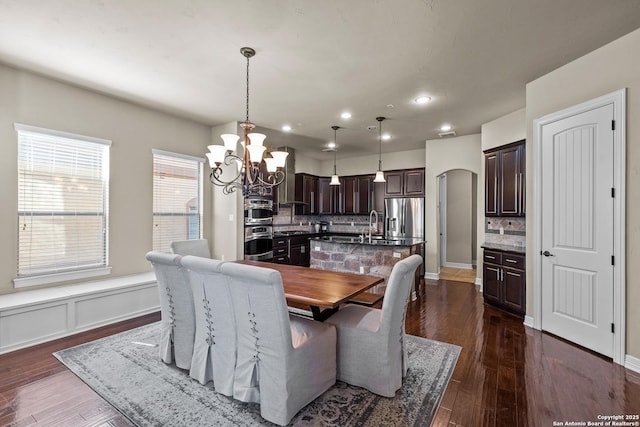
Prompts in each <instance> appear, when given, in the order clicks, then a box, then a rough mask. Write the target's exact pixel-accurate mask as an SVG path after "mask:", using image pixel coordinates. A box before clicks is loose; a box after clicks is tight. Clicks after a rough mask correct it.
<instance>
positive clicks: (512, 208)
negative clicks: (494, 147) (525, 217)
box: [498, 146, 520, 216]
mask: <svg viewBox="0 0 640 427" xmlns="http://www.w3.org/2000/svg"><path fill="white" fill-rule="evenodd" d="M499 155H500V157H499V159H500V166H499V171H500V175H499V176H500V177H501V179H500V180H499V183H498V185H499V191H500V196H499V199H498V200H499V213H500V215H504V216H517V215H519V214H520V149H519V146H515V147H510V148H505V149H503V150H500V153H499Z"/></svg>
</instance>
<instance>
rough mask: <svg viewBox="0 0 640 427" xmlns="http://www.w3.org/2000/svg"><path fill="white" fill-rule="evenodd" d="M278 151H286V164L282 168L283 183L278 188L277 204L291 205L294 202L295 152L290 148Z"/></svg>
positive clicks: (280, 148) (281, 148)
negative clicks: (283, 174)
mask: <svg viewBox="0 0 640 427" xmlns="http://www.w3.org/2000/svg"><path fill="white" fill-rule="evenodd" d="M278 150H279V151H286V152H287V153H289V155H288V156H287V163H286V164H285V166H284V171H285V178H284V182H283V183H282V184H280V185H279V186H278V203H279V204H281V205H293V204H296V203H298V202H296V201H295V200H296V150H294V149H293V148H291V147H278Z"/></svg>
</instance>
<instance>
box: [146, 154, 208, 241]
mask: <svg viewBox="0 0 640 427" xmlns="http://www.w3.org/2000/svg"><path fill="white" fill-rule="evenodd" d="M203 162H204V159H201V158H197V157H191V156H186V155H182V154H175V153H168V152H166V151H160V150H153V250H154V251H162V252H169V251H170V246H169V245H170V244H171V242H173V241H175V240H193V239H201V238H202V165H203Z"/></svg>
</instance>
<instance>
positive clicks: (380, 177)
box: [373, 117, 387, 182]
mask: <svg viewBox="0 0 640 427" xmlns="http://www.w3.org/2000/svg"><path fill="white" fill-rule="evenodd" d="M384 119H385V117H376V120H377V121H378V123H379V124H378V146H379V150H378V170H377V171H376V177H375V178H374V180H373V182H387V180H386V179H384V172H382V121H383V120H384Z"/></svg>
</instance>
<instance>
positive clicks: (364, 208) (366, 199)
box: [356, 175, 373, 215]
mask: <svg viewBox="0 0 640 427" xmlns="http://www.w3.org/2000/svg"><path fill="white" fill-rule="evenodd" d="M356 181H357V196H356V202H357V203H356V205H357V206H356V212H357V213H359V214H361V215H368V214H369V212H371V209H373V177H372V176H369V175H365V176H359V177H357V178H356Z"/></svg>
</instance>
